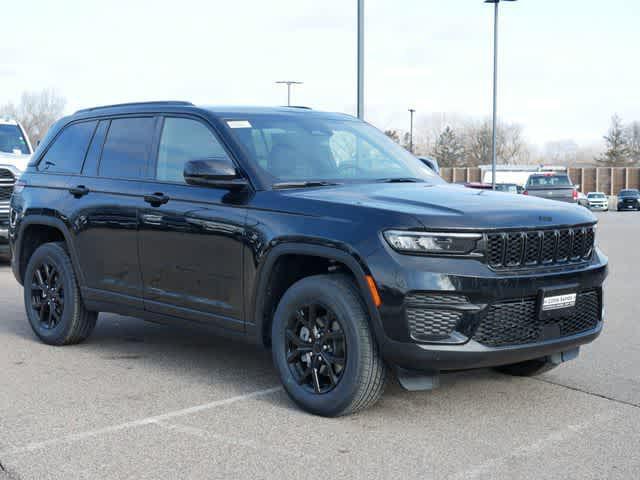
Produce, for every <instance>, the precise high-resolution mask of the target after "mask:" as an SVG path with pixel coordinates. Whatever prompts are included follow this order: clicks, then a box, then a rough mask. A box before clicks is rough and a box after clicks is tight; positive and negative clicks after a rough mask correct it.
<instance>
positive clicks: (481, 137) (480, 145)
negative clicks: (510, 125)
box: [464, 121, 492, 167]
mask: <svg viewBox="0 0 640 480" xmlns="http://www.w3.org/2000/svg"><path fill="white" fill-rule="evenodd" d="M491 144H492V141H491V125H490V124H489V122H488V121H484V122H482V123H481V124H479V125H477V124H473V123H470V124H468V125H467V127H466V128H465V131H464V150H465V153H466V160H467V162H466V163H467V166H469V167H477V166H478V165H487V164H490V163H491Z"/></svg>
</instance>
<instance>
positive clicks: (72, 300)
mask: <svg viewBox="0 0 640 480" xmlns="http://www.w3.org/2000/svg"><path fill="white" fill-rule="evenodd" d="M63 245H64V244H62V243H46V244H44V245H42V246H40V247H38V249H37V250H36V251H35V252H34V254H33V255H32V256H31V258H30V259H29V263H28V265H27V268H26V271H25V275H24V304H25V309H26V312H27V318H28V319H29V324H30V325H31V328H32V329H33V332H34V333H35V334H36V336H37V337H38V338H39V339H40V340H42V342H44V343H46V344H48V345H72V344H76V343H80V342H82V341H84V340H85V339H86V338H87V337H88V336H89V335H90V334H91V332H93V329H94V327H95V326H96V320H97V318H98V314H97V313H96V312H90V311H88V310H87V309H86V308H85V307H84V304H83V303H82V299H81V298H80V288H79V287H78V281H77V279H76V274H75V271H74V270H73V265H72V264H71V259H70V258H69V255H68V253H67V251H66V250H65V248H64V246H63Z"/></svg>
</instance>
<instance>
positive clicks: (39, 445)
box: [0, 387, 282, 457]
mask: <svg viewBox="0 0 640 480" xmlns="http://www.w3.org/2000/svg"><path fill="white" fill-rule="evenodd" d="M281 390H282V387H273V388H268V389H266V390H259V391H257V392H251V393H246V394H244V395H238V396H235V397H231V398H226V399H224V400H216V401H214V402H210V403H205V404H203V405H196V406H194V407H189V408H185V409H182V410H175V411H173V412H167V413H163V414H160V415H156V416H153V417H147V418H141V419H139V420H133V421H131V422H125V423H120V424H118V425H111V426H108V427H104V428H98V429H96V430H88V431H86V432H79V433H72V434H69V435H63V436H62V437H58V438H51V439H49V440H44V441H42V442H33V443H27V444H26V445H23V446H19V447H12V448H8V449H6V450H3V451H0V457H4V456H7V455H16V454H20V453H26V452H33V451H36V450H41V449H43V448H46V447H49V446H51V445H57V444H62V443H73V442H77V441H80V440H84V439H87V438H91V437H97V436H100V435H104V434H107V433H114V432H119V431H122V430H128V429H131V428H136V427H141V426H145V425H153V424H157V423H159V422H163V421H166V420H170V419H172V418H177V417H184V416H187V415H191V414H194V413H198V412H202V411H205V410H211V409H214V408H217V407H224V406H226V405H231V404H233V403H237V402H242V401H244V400H250V399H252V398H257V397H262V396H265V395H269V394H272V393H276V392H279V391H281Z"/></svg>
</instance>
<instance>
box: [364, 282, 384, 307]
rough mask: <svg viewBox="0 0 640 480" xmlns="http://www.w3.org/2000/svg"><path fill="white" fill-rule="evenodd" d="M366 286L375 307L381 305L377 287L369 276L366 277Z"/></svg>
mask: <svg viewBox="0 0 640 480" xmlns="http://www.w3.org/2000/svg"><path fill="white" fill-rule="evenodd" d="M365 278H366V279H367V285H368V286H369V292H370V293H371V298H372V299H373V303H374V304H375V306H376V307H379V306H380V305H382V300H381V299H380V294H379V293H378V287H376V282H375V280H374V279H373V277H372V276H371V275H366V276H365Z"/></svg>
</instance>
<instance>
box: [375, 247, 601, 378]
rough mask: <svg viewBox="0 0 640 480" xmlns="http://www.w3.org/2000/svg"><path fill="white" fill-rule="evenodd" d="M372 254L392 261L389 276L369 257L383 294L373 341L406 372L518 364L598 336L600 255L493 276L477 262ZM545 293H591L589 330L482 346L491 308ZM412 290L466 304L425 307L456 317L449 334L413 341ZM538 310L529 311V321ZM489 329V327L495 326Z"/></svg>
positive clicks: (510, 323)
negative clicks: (579, 261) (451, 297)
mask: <svg viewBox="0 0 640 480" xmlns="http://www.w3.org/2000/svg"><path fill="white" fill-rule="evenodd" d="M378 255H379V257H380V258H379V262H382V261H383V257H384V256H386V255H390V256H391V257H392V259H394V260H395V261H396V268H395V269H393V271H389V269H388V268H386V269H383V270H380V271H377V270H376V267H377V265H378V264H379V262H378V261H377V260H378V259H371V264H372V265H373V268H372V272H373V275H374V278H376V281H377V282H378V286H379V288H380V290H381V297H382V306H381V307H380V309H379V314H380V323H381V328H380V329H378V343H379V345H380V348H381V351H382V353H383V355H384V358H385V360H387V361H388V362H389V363H391V364H394V365H397V366H399V367H402V368H405V369H410V370H420V371H431V372H432V371H441V370H464V369H473V368H483V367H490V366H499V365H505V364H511V363H518V362H522V361H525V360H532V359H535V358H540V357H545V356H550V355H552V354H555V353H559V352H565V351H568V350H571V349H574V348H575V347H578V346H580V345H584V344H586V343H589V342H591V341H593V340H594V339H595V338H596V337H597V336H598V335H599V334H600V332H601V330H602V327H603V320H604V313H603V312H604V311H603V309H602V305H603V295H602V284H603V282H604V280H605V278H606V276H607V270H608V266H607V259H606V257H605V256H604V255H603V254H602V253H601V252H599V251H597V252H596V254H595V255H594V256H593V258H592V260H591V261H590V262H589V263H587V264H582V265H575V266H566V268H555V269H548V270H546V271H544V270H531V271H528V272H526V271H524V272H512V273H498V272H493V271H490V270H489V269H488V268H487V266H486V265H484V264H482V263H481V262H476V261H473V260H469V259H455V258H441V259H440V258H438V259H435V258H425V257H418V256H410V255H400V254H397V253H395V252H393V251H388V250H385V251H384V252H379V254H378ZM387 261H388V256H387ZM549 289H556V290H558V291H563V289H570V290H571V291H575V292H583V293H586V292H595V294H597V296H598V299H599V303H598V307H597V308H595V311H597V314H596V315H595V316H593V317H592V320H593V321H592V323H590V324H589V325H590V326H589V327H588V328H582V329H581V330H580V331H571V332H569V333H562V334H561V333H557V332H559V331H555V330H554V333H553V334H551V335H547V332H544V335H540V336H539V337H536V338H534V339H532V338H528V339H527V341H523V342H521V343H516V344H512V343H505V344H504V345H502V344H497V343H496V344H492V343H490V342H485V341H484V340H483V338H482V337H481V336H480V335H477V334H478V332H479V331H480V325H481V324H482V322H484V321H486V319H487V318H488V316H487V315H488V312H489V311H491V309H492V308H494V307H496V306H500V305H503V304H505V303H510V304H511V303H515V304H517V305H520V304H521V303H522V304H524V303H526V302H531V301H532V300H531V299H532V298H539V296H540V295H541V291H543V290H549ZM414 292H425V293H427V294H436V295H437V294H444V295H459V296H462V297H463V298H466V301H467V303H465V304H462V305H448V306H442V305H441V306H439V307H429V306H427V307H426V308H427V309H431V308H433V309H438V310H449V311H457V312H462V316H461V317H460V318H461V320H459V323H458V324H457V327H456V329H455V331H454V332H453V335H451V336H449V337H447V338H444V339H440V340H437V341H436V340H433V341H427V340H424V339H421V338H418V337H416V336H415V334H414V333H415V332H412V330H411V328H410V327H409V321H408V318H409V317H408V308H409V305H411V300H410V299H411V295H412V293H414ZM538 309H539V307H537V306H536V310H535V316H536V317H535V318H536V319H537V318H538ZM530 312H531V310H530ZM501 318H502V320H499V321H498V325H501V323H499V322H502V321H504V324H505V328H510V327H513V324H514V323H515V320H514V321H513V322H511V321H510V317H509V315H508V314H507V315H506V316H505V317H501ZM554 321H555V320H554ZM493 325H494V327H495V321H494V324H493ZM532 325H533V323H532ZM554 328H555V327H554ZM481 342H482V343H481Z"/></svg>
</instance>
